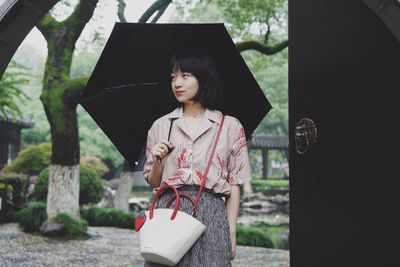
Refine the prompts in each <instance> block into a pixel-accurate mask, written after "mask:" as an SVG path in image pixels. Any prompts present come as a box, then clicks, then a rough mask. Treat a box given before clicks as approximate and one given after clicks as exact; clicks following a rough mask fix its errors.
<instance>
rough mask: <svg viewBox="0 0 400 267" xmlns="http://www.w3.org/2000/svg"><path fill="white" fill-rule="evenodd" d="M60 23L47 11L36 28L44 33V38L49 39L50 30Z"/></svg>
mask: <svg viewBox="0 0 400 267" xmlns="http://www.w3.org/2000/svg"><path fill="white" fill-rule="evenodd" d="M58 24H59V22H58V21H56V20H55V19H54V18H53V17H52V16H51V15H50V12H47V13H46V14H45V15H44V16H43V17H42V19H41V20H40V21H39V22H38V24H37V25H36V28H37V29H38V30H39V31H40V32H41V33H42V35H43V37H44V39H46V41H48V39H49V37H50V32H51V31H52V30H53V29H54V28H56V27H57V25H58Z"/></svg>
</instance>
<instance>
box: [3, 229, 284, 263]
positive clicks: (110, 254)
mask: <svg viewBox="0 0 400 267" xmlns="http://www.w3.org/2000/svg"><path fill="white" fill-rule="evenodd" d="M88 233H89V235H90V237H89V238H86V239H81V240H63V239H60V238H58V239H57V238H47V237H42V236H40V235H37V234H27V233H23V232H22V231H20V230H19V229H18V226H17V224H16V223H6V224H2V225H0V266H1V267H3V266H4V267H8V266H10V267H11V266H12V267H17V266H35V267H36V266H38V267H39V266H40V267H41V266H52V267H56V266H63V267H64V266H96V267H97V266H143V260H142V258H141V257H140V254H139V239H138V234H137V233H135V232H134V231H132V230H129V229H119V228H114V227H89V229H88ZM232 265H233V267H248V266H251V267H258V266H266V267H288V266H289V252H288V251H286V250H277V249H266V248H256V247H245V246H239V247H238V252H237V257H236V259H235V260H234V261H233V262H232Z"/></svg>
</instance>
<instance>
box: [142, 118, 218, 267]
mask: <svg viewBox="0 0 400 267" xmlns="http://www.w3.org/2000/svg"><path fill="white" fill-rule="evenodd" d="M224 119H225V117H224V116H222V119H221V123H220V126H219V129H218V133H217V135H216V138H215V142H214V147H213V150H212V152H211V155H210V159H209V161H208V165H207V168H206V170H205V172H204V174H203V178H202V183H201V186H200V189H199V192H198V193H197V196H196V199H195V200H194V199H193V198H192V196H190V195H186V194H180V193H179V192H178V190H177V189H176V187H175V186H174V185H168V184H163V185H162V186H161V187H159V188H158V190H157V192H156V193H155V195H154V198H153V200H152V202H151V206H150V210H149V211H146V212H144V213H143V212H142V214H141V216H137V217H136V219H135V231H139V238H140V255H141V256H142V257H143V258H145V259H146V260H148V261H151V262H155V263H159V264H164V265H168V266H174V265H176V264H177V263H178V262H179V261H180V260H181V259H182V257H183V256H184V255H185V254H186V253H187V252H188V251H189V249H190V248H191V247H192V245H193V244H194V243H195V242H196V241H197V239H198V238H199V237H200V236H201V235H202V233H203V232H204V231H205V230H206V226H205V225H204V224H203V223H201V222H200V221H199V220H197V219H196V218H195V217H194V216H195V214H196V210H197V204H198V201H199V199H200V195H201V191H202V190H203V188H204V186H205V183H206V180H207V179H206V177H207V174H208V170H209V168H210V165H211V161H212V158H213V155H214V152H215V149H216V146H217V143H218V139H219V136H220V133H221V129H222V125H223V123H224ZM168 188H171V189H173V190H174V191H175V197H173V198H172V199H170V201H169V202H168V204H167V205H166V208H157V209H155V203H156V200H157V198H158V196H159V195H160V194H161V193H162V192H163V191H164V190H165V189H168ZM181 197H186V198H188V199H189V200H190V201H191V202H192V204H193V212H192V215H189V214H187V213H185V212H183V211H179V206H180V198H181ZM175 198H176V204H175V208H174V209H173V210H172V209H169V206H170V205H171V204H172V202H173V201H174V200H175Z"/></svg>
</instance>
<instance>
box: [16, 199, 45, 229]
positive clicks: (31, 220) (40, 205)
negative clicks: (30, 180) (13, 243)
mask: <svg viewBox="0 0 400 267" xmlns="http://www.w3.org/2000/svg"><path fill="white" fill-rule="evenodd" d="M16 218H17V221H18V225H19V227H20V228H21V230H22V231H24V232H38V231H39V228H40V226H41V225H42V223H43V222H44V221H45V220H46V219H47V213H46V203H44V202H40V201H36V202H30V203H28V204H27V205H26V206H25V207H24V208H22V209H21V210H20V211H19V212H18V213H17V215H16Z"/></svg>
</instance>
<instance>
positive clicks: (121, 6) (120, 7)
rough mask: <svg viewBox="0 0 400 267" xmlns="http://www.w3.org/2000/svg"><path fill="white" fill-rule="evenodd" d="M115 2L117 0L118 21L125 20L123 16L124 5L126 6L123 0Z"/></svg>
mask: <svg viewBox="0 0 400 267" xmlns="http://www.w3.org/2000/svg"><path fill="white" fill-rule="evenodd" d="M117 2H118V12H117V15H118V18H119V21H120V22H127V21H126V18H125V7H126V4H125V0H117Z"/></svg>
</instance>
